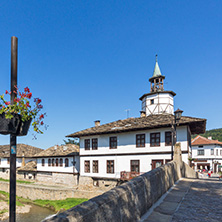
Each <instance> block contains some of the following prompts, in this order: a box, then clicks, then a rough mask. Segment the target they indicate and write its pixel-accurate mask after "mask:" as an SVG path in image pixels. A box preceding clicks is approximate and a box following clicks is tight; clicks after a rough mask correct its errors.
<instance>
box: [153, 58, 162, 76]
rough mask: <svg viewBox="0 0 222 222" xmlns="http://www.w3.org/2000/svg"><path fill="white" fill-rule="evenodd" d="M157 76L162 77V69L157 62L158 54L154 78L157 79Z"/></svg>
mask: <svg viewBox="0 0 222 222" xmlns="http://www.w3.org/2000/svg"><path fill="white" fill-rule="evenodd" d="M156 76H162V74H161V71H160V67H159V65H158V61H157V54H156V64H155V68H154V71H153V77H156Z"/></svg>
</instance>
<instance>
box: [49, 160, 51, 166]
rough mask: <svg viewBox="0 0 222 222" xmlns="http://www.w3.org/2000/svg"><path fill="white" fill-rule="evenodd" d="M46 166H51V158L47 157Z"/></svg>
mask: <svg viewBox="0 0 222 222" xmlns="http://www.w3.org/2000/svg"><path fill="white" fill-rule="evenodd" d="M48 166H49V167H50V166H51V159H48Z"/></svg>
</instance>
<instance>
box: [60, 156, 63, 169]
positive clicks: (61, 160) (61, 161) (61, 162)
mask: <svg viewBox="0 0 222 222" xmlns="http://www.w3.org/2000/svg"><path fill="white" fill-rule="evenodd" d="M59 165H60V166H61V167H62V166H63V159H62V158H61V159H60V160H59Z"/></svg>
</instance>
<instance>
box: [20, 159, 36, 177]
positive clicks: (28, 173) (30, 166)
mask: <svg viewBox="0 0 222 222" xmlns="http://www.w3.org/2000/svg"><path fill="white" fill-rule="evenodd" d="M36 174H37V163H36V161H30V162H28V163H26V164H25V166H21V167H19V168H18V169H17V178H18V179H29V180H30V179H32V180H35V179H36Z"/></svg>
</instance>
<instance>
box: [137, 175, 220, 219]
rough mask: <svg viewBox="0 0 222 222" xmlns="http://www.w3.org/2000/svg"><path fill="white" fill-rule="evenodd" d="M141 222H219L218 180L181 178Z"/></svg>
mask: <svg viewBox="0 0 222 222" xmlns="http://www.w3.org/2000/svg"><path fill="white" fill-rule="evenodd" d="M159 202H160V203H159V205H158V206H156V207H155V208H154V209H153V210H151V211H150V212H148V213H147V214H146V215H147V216H146V215H144V216H143V217H142V219H141V222H195V221H197V222H199V221H201V222H205V221H206V222H216V221H222V181H219V178H218V177H216V175H215V176H213V177H211V178H206V177H204V178H200V179H185V178H184V179H182V180H180V181H179V182H178V184H177V185H176V186H175V187H174V188H173V189H172V190H171V191H170V192H169V193H168V194H167V195H166V197H165V198H164V199H163V201H162V202H161V201H159Z"/></svg>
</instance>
